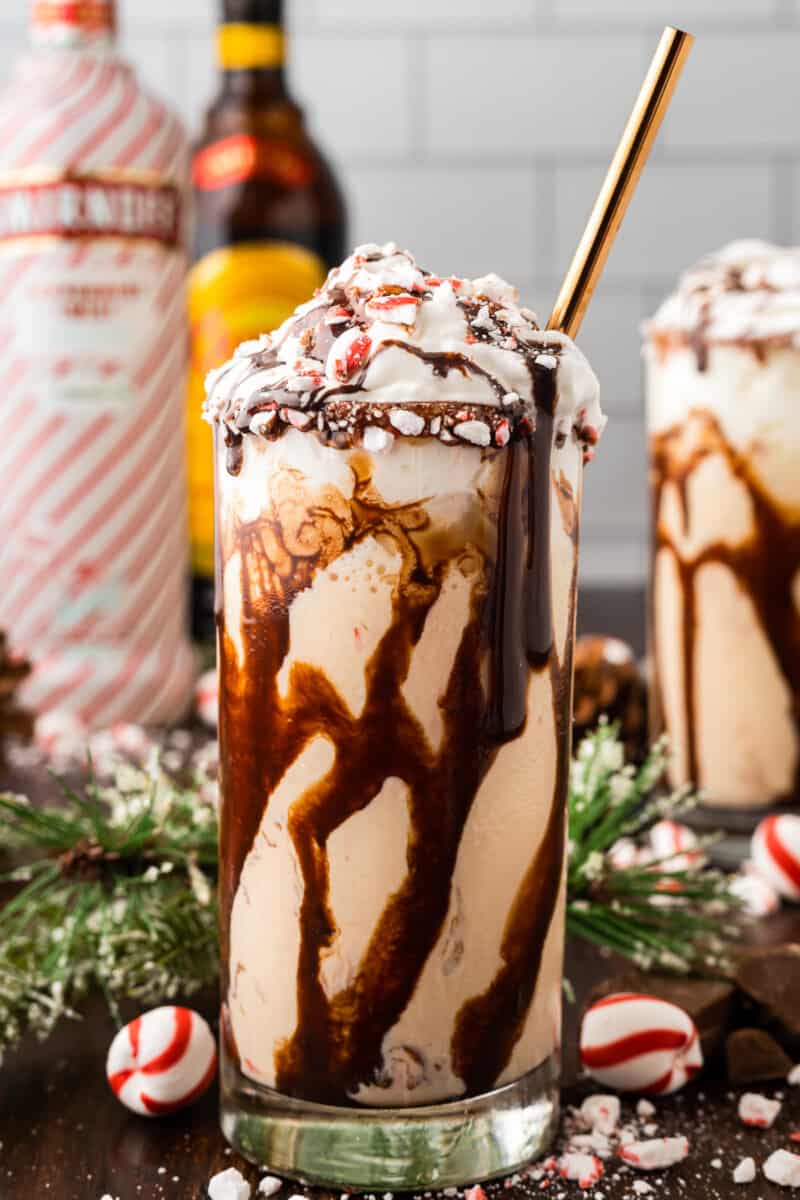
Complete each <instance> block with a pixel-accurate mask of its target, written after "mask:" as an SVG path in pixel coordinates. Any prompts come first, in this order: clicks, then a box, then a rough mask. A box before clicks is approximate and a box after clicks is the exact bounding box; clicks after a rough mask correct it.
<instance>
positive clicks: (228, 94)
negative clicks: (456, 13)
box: [187, 0, 346, 637]
mask: <svg viewBox="0 0 800 1200" xmlns="http://www.w3.org/2000/svg"><path fill="white" fill-rule="evenodd" d="M283 10H284V0H222V19H221V22H220V25H219V29H218V34H217V57H218V61H219V66H220V76H221V78H220V87H219V91H218V93H217V96H216V98H215V99H214V101H213V102H212V104H211V107H210V108H209V110H208V113H207V116H206V122H205V129H204V131H203V134H202V137H201V139H200V142H199V143H198V145H197V146H196V148H195V152H194V159H193V183H194V214H195V226H194V228H195V233H194V267H193V269H192V272H191V275H190V279H189V317H190V325H191V339H192V359H191V374H190V381H189V401H188V414H187V426H188V469H189V513H190V530H191V544H192V575H193V605H192V609H193V624H194V631H195V634H196V636H199V637H207V636H210V635H211V634H212V633H213V620H214V614H213V574H214V554H213V542H214V529H213V526H214V519H213V508H214V506H213V464H212V452H211V432H210V430H209V428H208V426H207V425H206V424H205V423H204V422H203V421H202V419H201V416H200V411H201V406H202V401H203V394H204V380H205V377H206V374H207V373H208V371H210V370H211V369H212V368H214V367H218V366H219V365H220V364H221V363H223V362H225V360H226V359H228V358H230V356H231V354H232V353H233V351H234V349H235V347H236V346H237V345H238V344H239V343H240V342H241V341H244V340H247V339H249V338H255V337H258V336H259V334H262V333H266V332H269V331H271V330H273V329H275V328H276V327H277V326H278V325H280V324H281V322H282V321H283V320H284V319H285V318H286V317H287V316H289V314H290V313H291V312H292V311H293V310H294V309H295V307H296V306H297V304H299V303H301V302H302V301H304V300H306V299H308V298H309V297H310V296H311V294H312V293H313V291H314V289H315V288H316V287H318V286H319V285H320V284H321V283H322V282H323V280H324V278H325V276H326V274H327V272H328V270H329V268H330V267H332V266H334V265H335V264H336V263H338V262H340V261H341V260H342V258H343V257H344V253H345V241H346V215H345V207H344V202H343V200H342V195H341V192H340V190H339V187H338V184H337V182H336V179H335V176H334V175H333V172H332V171H331V169H330V167H329V166H328V164H327V163H326V161H325V159H324V157H323V156H322V154H321V153H320V151H319V150H318V148H317V147H316V146H315V144H314V143H313V141H312V140H311V138H310V137H309V135H308V132H307V130H306V127H305V123H304V119H303V113H302V110H301V109H300V108H299V107H298V105H297V104H296V103H295V102H294V101H293V100H292V99H291V97H290V96H289V94H288V92H287V90H286V80H285V75H284V50H285V34H284V23H283V17H284V12H283Z"/></svg>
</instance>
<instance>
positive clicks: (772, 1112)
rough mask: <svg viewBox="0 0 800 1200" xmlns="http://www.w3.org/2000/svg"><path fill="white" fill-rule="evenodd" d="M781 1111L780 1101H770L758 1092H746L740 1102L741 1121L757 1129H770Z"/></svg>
mask: <svg viewBox="0 0 800 1200" xmlns="http://www.w3.org/2000/svg"><path fill="white" fill-rule="evenodd" d="M780 1111H781V1102H780V1100H769V1099H768V1098H767V1097H766V1096H761V1095H760V1094H759V1093H758V1092H745V1093H744V1095H743V1096H742V1097H741V1098H740V1100H739V1120H740V1121H741V1122H742V1124H743V1125H752V1126H754V1127H755V1128H756V1129H769V1128H771V1126H772V1125H774V1124H775V1118H776V1117H777V1115H778V1113H779V1112H780Z"/></svg>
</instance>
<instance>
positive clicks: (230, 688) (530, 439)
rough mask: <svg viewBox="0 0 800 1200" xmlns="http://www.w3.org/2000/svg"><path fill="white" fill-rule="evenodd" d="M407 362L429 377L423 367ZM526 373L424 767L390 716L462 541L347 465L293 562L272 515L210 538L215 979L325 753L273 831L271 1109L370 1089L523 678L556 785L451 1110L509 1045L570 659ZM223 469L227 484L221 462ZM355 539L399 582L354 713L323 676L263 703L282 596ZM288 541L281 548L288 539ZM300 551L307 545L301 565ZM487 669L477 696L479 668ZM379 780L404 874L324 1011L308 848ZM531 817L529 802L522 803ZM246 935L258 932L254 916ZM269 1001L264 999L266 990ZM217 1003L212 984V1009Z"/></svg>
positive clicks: (283, 643) (548, 888)
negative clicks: (403, 819) (275, 930)
mask: <svg viewBox="0 0 800 1200" xmlns="http://www.w3.org/2000/svg"><path fill="white" fill-rule="evenodd" d="M426 357H427V358H429V359H430V360H431V362H430V365H431V366H432V367H433V368H434V369H437V367H438V366H439V365H440V364H439V356H435V355H428V356H426ZM441 359H442V363H441V369H445V367H446V368H447V369H450V367H451V365H452V364H449V363H448V361H447V356H441ZM531 370H532V377H533V380H534V390H535V396H536V415H537V422H536V424H537V427H536V429H535V430H530V432H529V433H528V435H527V436H526V437H525V438H524V439H519V440H517V441H515V442H513V443H512V444H511V445H509V447H508V448H507V449H506V450H502V451H498V450H487V451H484V453H488V454H498V453H500V454H505V455H506V459H505V474H504V482H503V488H502V494H501V501H500V511H499V513H498V540H497V550H496V560H495V562H494V563H492V562H491V560H490V558H489V557H485V558H483V560H482V567H481V579H480V582H479V583H478V584H476V586H475V587H474V588H473V591H472V609H471V615H470V619H469V621H468V623H467V625H466V627H465V629H464V632H463V635H462V638H461V642H460V645H459V647H458V650H457V653H456V655H455V659H454V663H453V666H452V670H451V674H450V677H449V680H448V683H447V686H446V689H445V692H444V695H443V696H442V698H441V700H440V706H441V711H442V717H443V724H444V732H443V738H442V745H441V749H440V751H439V752H438V753H434V751H433V750H432V748H431V746H430V744H429V742H428V740H427V738H426V736H425V733H424V731H423V730H422V729H421V728H420V726H419V724H418V722H417V720H416V718H415V716H414V713H413V711H412V710H411V709H410V708H409V707H408V705H407V703H406V701H405V699H404V697H403V694H402V684H403V682H404V680H405V679H406V677H407V675H408V671H409V668H410V664H411V657H412V653H413V650H414V647H415V646H416V645H417V643H418V642H419V639H420V637H421V635H422V632H423V629H424V627H425V622H426V619H427V617H428V614H429V613H430V611H431V609H432V608H433V605H434V604H435V602H436V600H437V598H438V596H439V594H440V590H441V586H442V583H443V580H444V577H445V574H446V571H447V569H448V567H449V566H451V565H454V564H458V563H459V561H460V560H461V559H462V558H463V556H464V554H465V553H466V554H468V555H469V556H470V559H471V560H472V559H474V557H475V547H474V545H471V544H468V542H467V541H465V536H466V535H461V536H460V537H459V536H457V535H452V540H453V544H452V545H451V546H448V547H444V548H443V547H442V544H441V538H440V537H439V536H438V534H439V531H438V530H433V531H432V532H433V534H434V535H437V536H434V537H433V538H431V539H429V540H428V542H427V543H426V532H428V529H429V525H430V521H429V517H428V515H427V513H426V512H425V509H424V507H423V505H422V503H419V504H412V505H388V504H386V503H385V502H384V501H383V500H382V498H381V497H380V496H379V495H378V494H377V493H376V492H375V490H374V488H373V486H372V483H371V480H370V475H369V459H368V457H367V456H363V455H359V453H358V452H354V453H353V454H351V456H350V458H349V460H348V462H349V464H350V466H351V467H352V469H353V470H354V472H355V491H354V495H353V498H352V500H350V501H344V500H343V498H342V497H341V495H340V493H338V492H336V493H334V494H333V495H332V496H327V497H326V496H319V495H316V496H313V497H312V496H309V497H307V500H308V503H307V505H306V506H305V512H304V514H303V520H304V521H305V522H306V523H307V524H309V525H310V526H311V527H312V528H311V530H310V534H311V540H310V541H309V537H308V536H305V537H304V538H303V541H304V543H305V545H304V552H303V553H302V554H292V552H291V549H290V547H289V546H287V542H289V541H291V538H289V537H287V530H286V528H285V527H284V526H283V525H281V522H280V519H279V518H278V517H276V519H274V520H273V519H271V518H268V517H266V516H265V517H261V518H259V519H257V520H255V521H252V522H249V523H234V522H230V523H229V524H228V525H227V527H225V528H221V531H220V532H221V538H220V539H219V540H220V541H221V542H222V547H221V555H222V558H223V560H224V562H226V563H227V562H228V561H229V560H230V558H231V556H232V555H234V554H236V553H237V552H238V553H239V554H241V561H242V564H243V568H242V588H243V597H242V605H243V608H242V611H243V614H244V619H243V621H242V638H243V643H244V655H243V660H242V664H241V665H240V664H239V660H238V657H237V653H236V650H235V648H234V646H233V645H232V643H231V635H230V634H229V632H228V630H227V629H226V625H225V613H224V606H223V605H222V604H221V603H219V602H218V626H219V644H220V742H221V761H222V795H223V812H222V820H221V829H222V835H221V838H222V840H221V862H222V878H221V907H222V961H223V970H224V972H225V975H227V972H228V969H229V965H230V964H229V955H230V947H229V925H230V918H231V910H232V906H233V902H234V898H235V896H236V891H237V888H238V885H239V879H240V875H241V871H242V868H243V865H244V861H245V859H246V857H247V855H248V853H249V852H250V850H251V848H252V846H253V843H254V840H255V838H256V834H257V832H258V829H259V826H260V824H261V821H262V818H263V815H264V810H265V804H266V803H267V802H268V798H269V796H270V795H271V794H272V792H273V791H274V789H275V787H276V785H277V783H278V782H279V780H280V779H281V777H282V776H283V775H284V774H285V772H286V770H287V769H288V767H289V766H290V765H291V763H292V762H294V761H295V759H296V758H297V757H298V755H299V754H300V753H301V752H302V750H303V748H304V747H305V746H306V745H307V744H308V743H309V742H310V741H311V740H312V739H313V738H314V737H315V736H317V735H319V734H321V733H322V734H324V735H325V736H326V738H328V739H329V740H330V741H331V742H332V743H333V745H334V747H335V751H336V756H335V760H334V763H333V766H332V768H331V770H330V772H329V774H328V775H327V776H326V777H325V778H324V779H323V780H321V781H320V782H318V783H317V784H315V785H314V786H312V787H310V788H308V789H307V791H306V792H305V793H304V794H303V795H302V796H301V797H299V798H298V799H297V800H296V801H295V802H294V803H293V805H292V807H291V810H290V817H289V829H288V832H289V836H290V837H291V840H292V843H293V846H294V850H295V853H296V855H297V859H298V862H299V866H300V871H301V874H302V879H303V900H302V906H301V911H300V918H299V919H300V929H301V940H300V953H299V962H298V968H297V980H296V986H297V1009H298V1020H297V1027H296V1030H295V1032H294V1034H293V1036H292V1037H290V1038H289V1039H287V1040H286V1042H285V1043H284V1044H283V1045H281V1046H280V1047H279V1048H278V1050H277V1052H276V1059H275V1061H276V1069H277V1086H278V1088H279V1090H280V1091H282V1092H284V1093H285V1094H287V1095H293V1096H300V1097H304V1098H306V1099H310V1100H315V1101H319V1102H326V1103H334V1104H349V1103H352V1096H353V1095H354V1093H356V1092H357V1090H358V1088H359V1087H360V1086H361V1085H372V1086H374V1085H375V1084H380V1081H381V1069H382V1065H383V1058H382V1043H383V1039H384V1037H385V1035H386V1034H387V1032H388V1031H389V1030H390V1029H391V1028H392V1027H393V1026H394V1025H395V1023H396V1022H397V1021H398V1019H399V1018H400V1016H401V1014H402V1013H403V1011H404V1010H405V1008H406V1007H407V1005H408V1003H409V1001H410V1000H411V997H412V995H413V993H414V990H415V987H416V985H417V982H418V980H419V978H420V976H421V974H422V971H423V968H424V967H425V964H426V961H427V960H428V958H429V956H430V954H431V952H432V951H433V949H434V947H435V945H436V943H437V941H438V939H439V936H440V934H441V932H442V930H443V927H444V924H445V921H446V918H447V914H448V909H449V905H450V898H451V888H452V879H453V874H454V871H455V867H456V862H457V857H458V851H459V845H460V841H461V837H462V833H463V830H464V827H465V824H466V821H467V818H468V816H469V813H470V809H471V806H472V803H473V801H474V798H475V796H476V794H477V792H478V789H479V787H480V784H481V781H482V780H483V779H484V777H485V776H486V774H487V772H488V770H489V768H490V767H491V765H492V763H493V761H494V759H495V757H496V755H497V752H498V750H499V748H500V747H501V746H502V745H503V744H504V743H505V742H507V741H509V740H510V739H513V738H516V737H518V736H519V735H520V733H521V732H522V730H523V729H524V727H525V722H526V719H527V716H528V714H527V712H526V708H527V687H528V679H529V673H530V672H531V671H538V672H543V671H548V672H549V674H550V677H551V680H552V685H553V687H552V693H553V704H554V713H555V722H556V730H557V738H558V754H557V761H558V764H559V765H558V773H557V778H556V780H555V786H554V794H553V797H552V800H551V802H550V815H549V819H548V825H547V830H546V833H545V837H544V839H543V841H542V843H541V845H540V846H539V848H538V849H537V851H536V853H535V855H534V856H533V858H532V861H531V865H530V867H529V869H528V871H527V873H526V874H525V876H524V879H523V881H522V884H521V886H520V888H519V892H518V895H517V896H516V898H515V901H514V903H513V905H512V908H511V911H510V913H509V915H508V918H507V921H506V925H505V930H504V934H503V939H502V945H501V957H502V966H501V967H500V969H499V970H498V973H497V975H496V977H495V979H494V980H493V981H492V983H491V985H490V986H489V987H488V988H487V990H486V991H485V992H484V993H483V994H482V995H480V996H477V997H474V998H473V999H472V1000H470V1001H469V1002H468V1003H467V1004H465V1005H464V1008H463V1009H462V1011H461V1012H460V1013H458V1014H457V1016H456V1021H455V1032H454V1036H453V1041H452V1054H453V1059H454V1063H455V1067H456V1070H457V1072H458V1074H459V1075H460V1076H461V1078H462V1079H463V1080H464V1082H465V1085H466V1088H467V1091H468V1092H469V1093H474V1092H478V1091H482V1090H485V1089H486V1088H488V1087H491V1086H492V1085H493V1084H494V1083H495V1082H496V1080H497V1079H498V1078H499V1076H500V1075H501V1074H502V1072H503V1070H504V1069H505V1067H506V1066H507V1064H508V1062H509V1061H510V1058H511V1054H512V1052H513V1049H514V1046H515V1044H516V1042H517V1041H518V1039H519V1037H520V1035H521V1032H522V1029H523V1025H524V1021H525V1017H526V1014H527V1012H528V1010H529V1007H530V1004H531V1001H532V998H533V995H534V992H535V988H536V983H537V980H538V977H539V971H540V965H541V958H542V953H543V950H544V945H545V941H546V937H547V933H548V930H549V929H550V926H551V923H552V920H553V915H554V911H555V906H556V903H557V898H558V894H559V885H560V879H561V871H562V866H563V850H564V821H565V810H564V805H565V799H566V783H567V775H566V772H567V765H568V761H569V741H570V727H569V699H570V686H571V677H572V669H571V661H570V660H567V661H564V662H559V660H558V655H557V653H556V649H555V646H554V638H553V616H552V607H551V606H552V592H551V581H550V519H551V518H550V492H551V461H550V456H551V448H552V445H553V424H554V420H553V418H554V413H555V406H556V394H555V383H554V372H553V371H552V370H547V369H537V368H535V366H533V365H532V367H531ZM229 450H230V447H229ZM476 452H477V451H476ZM231 466H232V468H233V469H234V470H236V469H237V464H236V463H233V464H231ZM265 486H266V484H265ZM329 490H330V491H332V489H329ZM568 492H569V487H568V485H566V484H563V485H562V486H561V487H560V490H559V504H560V506H561V511H562V518H563V515H564V514H565V513H566V512H571V513H572V514H573V517H574V519H573V520H572V521H571V523H570V526H569V530H568V532H569V533H570V535H571V536H573V537H574V538H577V512H576V504H575V500H574V497H572V496H571V495H568V494H567V493H568ZM308 533H309V530H306V535H308ZM375 535H380V536H381V537H389V538H390V539H391V540H392V542H393V543H394V544H395V545H396V546H397V547H399V549H400V551H401V556H402V568H401V577H400V580H399V582H398V584H397V586H396V588H395V592H394V598H393V613H392V622H391V625H390V627H389V629H388V630H387V632H386V634H385V635H384V637H383V638H382V640H381V642H380V643H379V645H378V646H377V648H376V650H375V651H374V653H373V655H372V657H371V659H370V660H369V663H368V665H367V668H366V683H367V697H366V702H365V705H364V708H363V712H362V714H361V715H360V716H359V717H354V716H353V715H352V713H351V712H350V711H349V709H348V707H347V705H346V704H345V702H344V701H343V700H342V698H341V697H340V696H339V694H338V693H337V692H336V690H335V689H334V688H333V687H332V685H331V683H330V682H329V680H328V679H327V677H326V675H325V673H324V671H322V670H320V669H318V668H316V667H315V666H313V665H312V664H309V663H302V662H295V663H294V664H293V666H292V670H291V675H290V679H289V689H288V695H287V696H286V698H283V697H281V695H280V694H279V690H278V682H277V680H278V673H279V671H280V668H281V665H282V663H283V661H284V659H285V657H286V655H287V653H288V650H289V610H290V606H291V603H292V600H293V598H294V597H295V596H296V595H298V594H299V593H300V592H301V591H302V590H303V589H304V588H306V587H307V586H308V585H309V584H310V582H311V580H312V578H313V576H314V573H315V572H316V571H317V570H318V569H321V568H322V567H324V566H327V565H328V564H329V563H330V562H333V561H335V559H336V558H337V557H338V556H339V555H340V554H341V553H344V552H346V551H347V550H348V549H350V548H351V547H353V546H355V545H357V544H358V543H359V542H360V541H362V540H364V539H365V538H367V537H369V536H375ZM292 537H294V538H296V539H298V540H299V539H300V534H299V533H298V531H297V530H294V531H293V533H292ZM314 537H316V539H317V541H316V543H314V542H313V539H314ZM311 544H316V545H317V547H318V548H317V551H316V553H314V554H312V555H309V553H308V549H309V546H310V545H311ZM276 546H277V547H279V551H280V552H279V554H278V558H280V559H281V560H282V561H281V565H280V570H279V571H278V570H276V569H275V564H274V560H275V558H276V550H275V547H276ZM573 583H574V580H573ZM254 585H256V586H254ZM573 596H574V589H573ZM571 620H574V609H573V612H572V615H571ZM569 641H570V639H569V638H568V639H567V642H568V643H569ZM487 652H488V654H489V659H490V664H491V668H490V672H489V683H488V694H486V690H487V689H486V687H485V683H484V678H483V674H482V671H481V664H482V662H483V661H484V660H485V658H486V655H487ZM390 776H396V777H398V778H400V779H402V780H403V781H404V782H405V783H406V785H407V787H408V789H409V795H410V799H409V807H410V820H411V828H412V833H411V836H410V838H409V845H408V872H407V875H406V878H405V880H404V882H403V884H402V885H401V886H400V888H399V889H398V890H397V891H396V892H395V893H394V894H393V895H392V896H391V897H390V898H389V899H388V901H387V903H386V906H385V908H384V911H383V912H382V914H381V916H380V918H379V920H378V922H377V924H376V927H375V929H374V931H373V934H372V938H371V940H370V944H369V946H368V948H367V950H366V952H365V954H364V955H363V958H362V960H361V962H360V964H359V965H358V969H357V972H356V975H355V978H354V979H353V981H352V982H351V983H350V985H349V986H347V987H346V988H344V989H342V990H341V991H340V992H339V993H338V994H336V995H334V996H332V997H329V996H328V995H327V994H326V992H325V990H324V988H323V984H322V975H321V965H322V960H323V955H324V952H325V950H326V948H327V947H328V946H330V945H331V943H332V941H333V939H334V938H335V936H336V934H337V928H336V923H335V916H334V913H333V912H332V910H331V907H330V898H329V878H328V861H327V852H326V845H327V841H328V838H329V837H330V835H331V834H332V833H333V831H334V830H335V829H337V828H338V827H339V826H340V825H342V824H343V823H344V822H345V821H346V820H347V819H348V818H349V817H350V816H351V815H353V814H354V813H357V812H359V811H362V810H363V809H364V808H366V807H367V806H368V805H369V804H370V803H371V802H372V800H373V799H374V798H375V797H376V796H377V795H378V793H379V792H380V790H381V787H382V785H383V783H384V781H385V780H386V779H387V778H389V777H390ZM531 802H532V803H534V802H536V798H535V797H533V796H532V797H531ZM264 919H265V920H268V919H269V918H268V914H264ZM276 986H282V984H281V982H280V981H276ZM227 987H228V982H227V979H225V981H224V994H227ZM228 1036H229V1037H230V1027H229V1025H228Z"/></svg>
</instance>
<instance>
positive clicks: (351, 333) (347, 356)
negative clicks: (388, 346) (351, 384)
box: [325, 326, 372, 383]
mask: <svg viewBox="0 0 800 1200" xmlns="http://www.w3.org/2000/svg"><path fill="white" fill-rule="evenodd" d="M371 349H372V339H371V338H370V337H369V335H368V334H366V333H364V331H363V330H361V329H359V328H358V326H354V327H353V328H352V329H348V330H346V332H345V333H343V334H342V335H341V336H340V337H338V338H337V339H336V341H335V342H334V343H333V345H332V346H331V348H330V352H329V354H328V361H327V364H326V368H325V374H326V375H328V377H329V378H332V379H338V380H339V381H340V382H341V383H346V382H347V380H348V379H349V378H350V376H351V375H355V373H356V371H360V370H361V368H362V367H363V366H364V364H365V363H366V361H367V359H368V358H369V352H370V350H371Z"/></svg>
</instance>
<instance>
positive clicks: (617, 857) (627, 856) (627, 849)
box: [608, 838, 649, 871]
mask: <svg viewBox="0 0 800 1200" xmlns="http://www.w3.org/2000/svg"><path fill="white" fill-rule="evenodd" d="M608 857H609V861H610V863H611V865H612V867H614V869H615V870H616V871H626V870H627V869H628V867H638V866H641V865H642V864H643V863H644V862H646V861H647V860H648V859H649V855H648V854H646V853H643V852H642V851H641V850H640V849H639V847H638V846H637V845H636V842H634V840H633V838H620V839H619V841H617V842H614V845H613V846H612V847H611V849H610V850H609V852H608Z"/></svg>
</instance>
